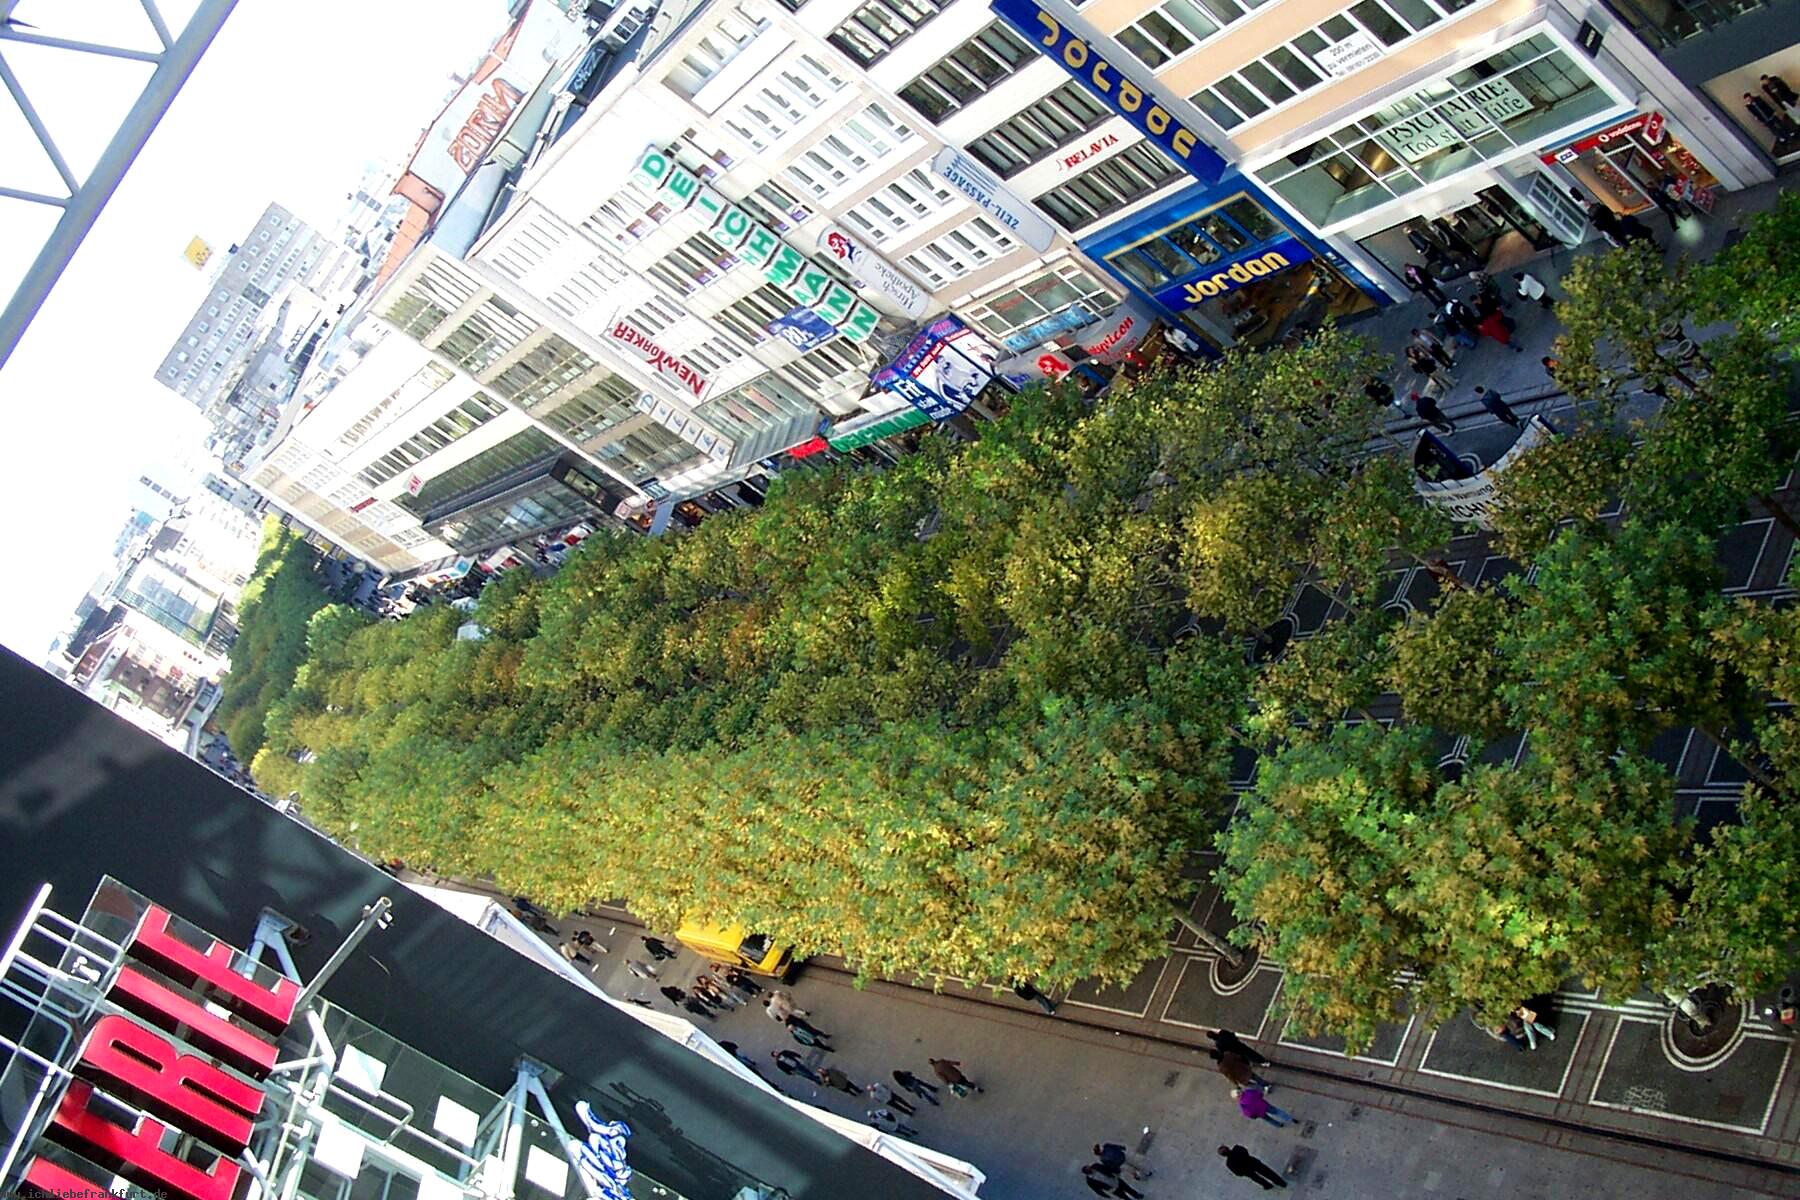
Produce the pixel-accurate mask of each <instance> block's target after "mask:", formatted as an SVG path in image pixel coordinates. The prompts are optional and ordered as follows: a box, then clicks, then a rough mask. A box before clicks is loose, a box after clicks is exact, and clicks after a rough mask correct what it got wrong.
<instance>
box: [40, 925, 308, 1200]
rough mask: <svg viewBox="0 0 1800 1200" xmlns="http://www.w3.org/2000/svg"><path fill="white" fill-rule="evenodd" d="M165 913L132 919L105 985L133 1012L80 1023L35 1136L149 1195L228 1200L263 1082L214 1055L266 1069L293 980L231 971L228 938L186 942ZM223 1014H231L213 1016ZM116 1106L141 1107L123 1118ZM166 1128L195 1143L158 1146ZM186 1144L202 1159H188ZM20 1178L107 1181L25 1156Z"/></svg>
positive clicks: (79, 1188)
mask: <svg viewBox="0 0 1800 1200" xmlns="http://www.w3.org/2000/svg"><path fill="white" fill-rule="evenodd" d="M170 921H171V917H170V915H169V913H168V912H167V911H165V910H164V909H162V908H159V907H157V906H155V905H150V906H149V907H148V908H147V909H146V910H145V912H144V913H143V915H142V916H141V917H139V918H138V922H137V927H136V928H135V930H134V931H133V932H132V934H131V936H130V938H128V939H127V940H126V942H125V953H126V965H124V966H123V967H122V968H121V969H120V970H119V972H118V975H117V977H116V978H115V979H114V980H113V981H112V983H111V985H110V987H109V988H108V989H107V993H106V998H107V1000H109V1001H111V1002H112V1003H113V1004H114V1005H116V1006H117V1007H119V1008H121V1009H123V1010H125V1011H126V1012H129V1013H131V1014H132V1016H130V1017H127V1016H122V1015H118V1014H112V1015H107V1016H102V1017H101V1018H100V1019H99V1020H97V1021H95V1022H94V1023H93V1024H92V1025H90V1026H89V1027H88V1028H87V1029H86V1030H85V1031H84V1036H83V1038H82V1041H81V1049H80V1050H79V1052H78V1054H77V1057H76V1060H75V1063H74V1065H73V1068H72V1071H73V1074H74V1076H75V1078H74V1079H73V1080H72V1081H71V1082H70V1083H69V1085H68V1089H67V1090H66V1091H65V1092H64V1093H63V1097H62V1100H61V1102H60V1103H59V1104H58V1105H57V1106H56V1111H55V1112H54V1113H53V1114H52V1115H51V1118H50V1123H49V1125H48V1126H47V1127H46V1129H45V1131H44V1133H45V1136H46V1137H47V1138H49V1139H50V1140H51V1141H53V1142H56V1143H58V1144H60V1145H62V1146H66V1147H67V1148H69V1149H70V1150H73V1151H75V1152H76V1153H78V1154H80V1155H81V1156H82V1157H84V1158H86V1159H88V1160H90V1161H91V1162H93V1163H95V1164H97V1165H98V1166H100V1167H102V1168H104V1169H105V1170H106V1171H108V1172H111V1173H113V1174H116V1175H122V1176H124V1177H125V1178H127V1179H129V1180H131V1181H132V1182H133V1183H136V1184H138V1185H139V1186H140V1187H143V1188H146V1189H148V1190H149V1191H151V1192H153V1193H155V1194H157V1195H160V1196H164V1197H174V1198H177V1200H235V1197H236V1195H237V1192H238V1185H239V1183H241V1182H242V1181H243V1179H244V1170H243V1168H242V1167H240V1166H239V1165H238V1163H237V1161H236V1160H237V1159H238V1158H239V1156H240V1155H242V1154H243V1153H244V1151H245V1150H246V1149H247V1148H248V1147H249V1145H250V1138H251V1134H252V1132H253V1126H254V1123H255V1120H256V1118H257V1116H258V1115H259V1114H260V1113H261V1111H262V1107H263V1090H262V1089H261V1088H260V1087H258V1086H256V1084H254V1083H251V1082H248V1081H247V1080H246V1079H244V1078H239V1077H238V1076H237V1075H232V1074H229V1073H227V1072H226V1071H224V1070H223V1069H221V1068H220V1067H219V1066H218V1065H217V1064H218V1063H225V1064H227V1065H229V1066H231V1067H232V1068H233V1069H235V1070H237V1071H239V1072H242V1073H243V1075H244V1076H247V1077H248V1079H252V1080H261V1079H264V1078H266V1077H267V1076H268V1074H269V1072H270V1070H272V1069H273V1068H274V1066H275V1059H276V1044H275V1039H276V1038H278V1037H279V1036H280V1035H281V1033H282V1031H284V1030H285V1029H286V1028H287V1026H288V1024H289V1022H291V1021H292V1020H293V1018H294V1010H295V1008H296V1006H297V1005H298V1003H299V999H300V988H299V985H297V984H295V983H294V982H293V981H292V980H290V979H278V980H276V981H275V983H274V984H273V985H270V986H265V985H263V984H261V983H258V982H257V981H256V980H254V979H250V978H247V977H245V976H243V975H240V974H238V973H237V972H236V971H234V970H232V958H233V955H234V951H233V949H232V947H230V946H228V945H226V944H225V943H224V942H221V941H218V940H217V939H213V940H212V941H211V943H210V945H208V947H207V948H206V949H205V950H200V949H196V948H195V947H194V946H192V945H190V944H189V943H188V941H187V940H185V939H184V938H182V937H178V936H176V934H175V933H174V931H173V930H172V929H171V928H170ZM140 967H142V968H145V969H147V970H148V971H150V972H154V973H153V974H150V973H146V970H144V969H140ZM165 980H169V981H173V983H174V985H176V986H171V984H170V983H168V982H165ZM177 986H178V987H179V988H181V989H182V990H177ZM227 1013H228V1014H230V1016H231V1017H234V1018H238V1020H235V1021H234V1020H228V1019H227V1018H226V1016H224V1015H221V1014H227ZM134 1018H135V1019H134ZM177 1039H179V1040H177ZM96 1100H97V1101H98V1102H99V1103H96ZM120 1104H123V1106H124V1111H126V1112H130V1113H141V1114H142V1115H140V1116H137V1117H136V1118H135V1119H133V1120H131V1121H130V1122H129V1124H125V1123H121V1122H120V1116H119V1114H120V1108H119V1105H120ZM171 1132H173V1133H176V1134H178V1135H184V1136H186V1137H189V1138H192V1139H193V1140H194V1146H195V1149H184V1150H182V1151H180V1152H176V1151H172V1150H165V1149H163V1142H164V1141H165V1139H167V1138H168V1135H169V1134H170V1133H171ZM196 1150H204V1151H205V1152H206V1153H208V1154H210V1155H211V1156H212V1158H211V1161H210V1162H208V1163H206V1164H205V1165H197V1164H198V1163H199V1161H200V1159H199V1156H198V1155H197V1154H196ZM21 1182H22V1183H24V1184H25V1185H28V1186H29V1187H31V1188H34V1189H37V1190H40V1191H42V1192H43V1193H44V1194H46V1195H51V1196H90V1195H96V1194H102V1193H103V1192H104V1190H105V1189H106V1187H107V1185H108V1183H109V1182H110V1180H99V1181H95V1180H89V1179H83V1178H82V1177H81V1176H79V1175H77V1174H76V1173H75V1172H73V1171H71V1170H70V1169H69V1168H68V1167H65V1166H63V1165H61V1164H60V1163H56V1162H53V1161H50V1160H48V1159H45V1158H41V1157H34V1158H33V1159H32V1160H31V1161H30V1162H29V1163H28V1164H26V1167H25V1172H24V1175H23V1177H22V1180H21Z"/></svg>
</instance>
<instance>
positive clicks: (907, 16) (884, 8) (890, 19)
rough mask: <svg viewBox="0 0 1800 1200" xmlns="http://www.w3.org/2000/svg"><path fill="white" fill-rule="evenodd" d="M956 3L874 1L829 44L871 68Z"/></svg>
mask: <svg viewBox="0 0 1800 1200" xmlns="http://www.w3.org/2000/svg"><path fill="white" fill-rule="evenodd" d="M951 2H952V0H870V2H869V3H867V4H865V5H863V6H862V7H861V8H859V9H857V10H856V11H855V12H853V13H851V14H850V17H849V19H848V20H846V21H845V22H844V23H843V24H842V25H839V26H838V27H837V28H836V29H835V30H833V31H832V33H831V36H830V37H829V38H827V39H826V40H827V41H829V42H830V43H831V44H832V45H834V46H836V47H837V48H838V49H839V50H842V51H843V52H844V53H845V54H847V55H849V56H850V59H851V61H853V62H855V63H856V64H857V65H859V66H864V67H866V66H868V65H869V64H870V63H872V62H875V61H876V60H877V59H880V58H884V57H886V55H887V52H888V51H890V50H892V49H893V48H894V47H895V46H898V45H899V44H900V43H901V42H904V41H905V40H906V39H907V38H909V37H911V36H912V35H913V34H915V33H917V32H919V30H920V29H921V28H922V27H923V26H924V25H925V24H926V23H927V22H928V21H930V20H931V18H933V17H935V16H937V15H938V10H939V9H944V8H948V7H950V4H951Z"/></svg>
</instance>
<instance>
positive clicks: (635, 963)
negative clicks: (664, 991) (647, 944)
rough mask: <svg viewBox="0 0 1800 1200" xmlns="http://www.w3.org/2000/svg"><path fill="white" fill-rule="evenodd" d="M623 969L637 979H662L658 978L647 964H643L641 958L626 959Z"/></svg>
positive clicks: (653, 969)
mask: <svg viewBox="0 0 1800 1200" xmlns="http://www.w3.org/2000/svg"><path fill="white" fill-rule="evenodd" d="M625 969H626V970H627V971H630V972H631V973H632V974H633V975H635V976H637V977H638V978H639V979H661V978H662V976H660V975H658V974H657V973H656V968H655V967H653V966H651V965H650V964H649V963H647V962H645V961H644V960H643V959H641V958H628V959H626V960H625Z"/></svg>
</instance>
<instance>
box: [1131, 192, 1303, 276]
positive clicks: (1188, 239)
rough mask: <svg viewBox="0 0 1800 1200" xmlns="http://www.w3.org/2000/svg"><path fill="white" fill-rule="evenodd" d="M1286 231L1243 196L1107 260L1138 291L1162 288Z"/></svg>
mask: <svg viewBox="0 0 1800 1200" xmlns="http://www.w3.org/2000/svg"><path fill="white" fill-rule="evenodd" d="M1285 232H1286V229H1285V228H1284V227H1283V226H1282V225H1281V224H1280V223H1279V222H1278V221H1276V220H1275V219H1274V218H1273V217H1271V216H1269V214H1268V213H1267V212H1265V211H1263V208H1262V206H1261V205H1260V204H1258V203H1256V201H1254V200H1252V199H1250V198H1249V197H1248V196H1244V197H1240V198H1239V199H1236V200H1233V201H1231V202H1230V203H1228V204H1224V205H1221V206H1220V207H1219V208H1216V209H1213V210H1212V211H1211V212H1206V213H1201V214H1199V215H1197V216H1192V217H1189V218H1188V219H1187V220H1186V221H1183V222H1182V223H1181V224H1179V225H1177V226H1175V227H1174V228H1172V229H1165V230H1163V231H1162V232H1161V233H1158V234H1156V235H1154V236H1152V237H1148V238H1145V239H1144V240H1143V241H1141V242H1136V243H1134V244H1133V245H1130V246H1127V247H1125V248H1124V249H1121V250H1115V251H1114V252H1113V253H1111V254H1109V255H1107V256H1106V261H1107V262H1108V263H1110V264H1111V265H1113V266H1114V267H1117V268H1118V269H1119V271H1120V272H1121V273H1123V274H1124V275H1126V276H1128V277H1129V278H1130V279H1131V280H1132V281H1133V282H1135V283H1137V284H1138V285H1139V286H1140V287H1144V288H1159V287H1163V286H1165V285H1167V284H1169V283H1171V282H1173V281H1175V280H1177V279H1182V278H1185V277H1187V276H1189V275H1192V274H1194V273H1195V272H1196V271H1199V270H1201V269H1203V268H1205V267H1208V266H1211V265H1212V264H1213V263H1216V262H1218V261H1220V260H1221V259H1225V258H1229V257H1231V256H1232V255H1235V254H1237V253H1238V252H1239V251H1241V250H1245V249H1248V248H1249V247H1250V246H1252V245H1254V244H1256V243H1258V242H1263V241H1267V240H1268V239H1269V238H1272V237H1277V236H1279V235H1281V234H1283V233H1285Z"/></svg>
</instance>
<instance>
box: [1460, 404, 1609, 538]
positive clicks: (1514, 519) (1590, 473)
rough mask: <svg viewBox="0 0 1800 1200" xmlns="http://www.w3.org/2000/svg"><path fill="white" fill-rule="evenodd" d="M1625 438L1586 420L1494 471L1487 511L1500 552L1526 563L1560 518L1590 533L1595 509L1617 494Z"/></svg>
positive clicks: (1599, 527)
mask: <svg viewBox="0 0 1800 1200" xmlns="http://www.w3.org/2000/svg"><path fill="white" fill-rule="evenodd" d="M1630 453H1631V443H1630V442H1629V441H1628V440H1627V439H1625V438H1623V437H1620V436H1619V435H1618V434H1616V433H1614V432H1613V431H1612V430H1611V429H1608V428H1604V427H1600V426H1594V425H1590V426H1588V427H1586V428H1583V429H1578V430H1576V431H1575V432H1573V433H1571V434H1569V435H1567V436H1563V437H1554V438H1550V439H1548V440H1547V441H1543V442H1539V443H1538V444H1537V445H1536V446H1534V447H1532V448H1531V449H1529V450H1527V451H1525V453H1524V454H1522V455H1521V456H1520V457H1519V458H1518V460H1517V461H1515V462H1513V463H1512V464H1511V465H1510V466H1508V467H1507V468H1506V470H1505V471H1503V472H1501V473H1500V479H1499V484H1498V489H1497V492H1496V496H1495V505H1494V509H1493V513H1492V520H1493V525H1494V532H1495V534H1496V535H1498V540H1497V546H1498V548H1499V550H1500V552H1501V553H1502V554H1505V555H1507V556H1508V557H1510V558H1515V559H1518V560H1519V561H1520V562H1530V561H1532V560H1533V559H1535V558H1536V557H1537V556H1538V555H1539V554H1540V553H1541V552H1542V551H1543V549H1544V548H1545V547H1546V546H1548V545H1549V544H1550V543H1551V541H1553V540H1554V539H1555V537H1556V534H1557V532H1558V531H1559V530H1560V529H1561V528H1562V527H1563V526H1564V524H1565V523H1573V525H1574V527H1575V528H1576V530H1577V531H1579V532H1580V533H1582V534H1586V535H1594V534H1598V533H1601V532H1602V531H1603V530H1604V523H1603V522H1602V520H1601V518H1600V514H1601V513H1602V512H1604V511H1605V510H1606V508H1607V506H1608V505H1609V504H1610V503H1611V502H1612V501H1613V500H1614V499H1616V498H1617V496H1618V494H1619V489H1620V487H1621V485H1622V483H1623V481H1624V478H1625V464H1626V462H1627V459H1628V457H1629V455H1630Z"/></svg>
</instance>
